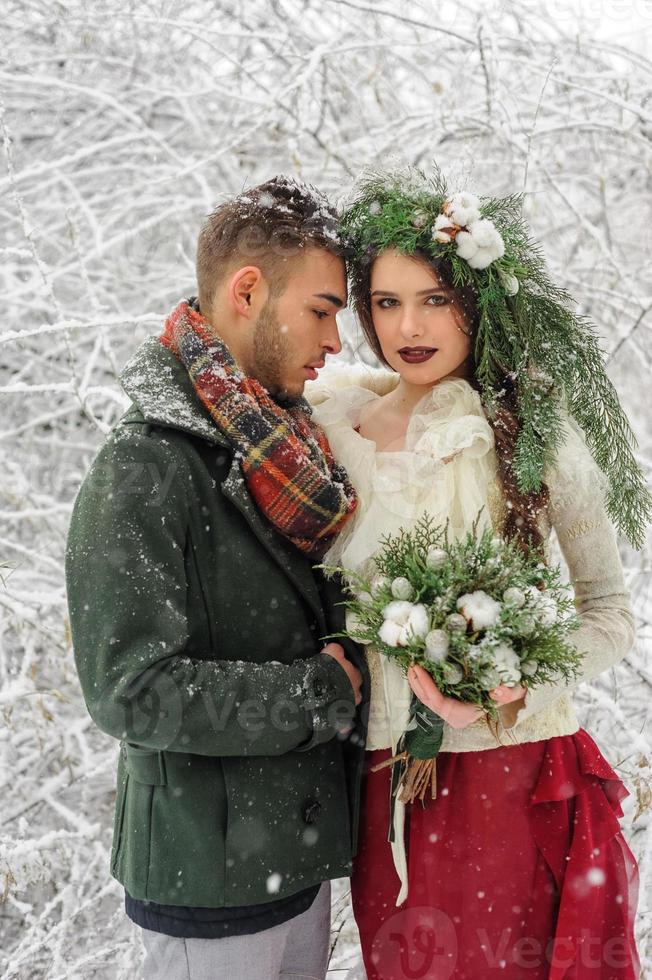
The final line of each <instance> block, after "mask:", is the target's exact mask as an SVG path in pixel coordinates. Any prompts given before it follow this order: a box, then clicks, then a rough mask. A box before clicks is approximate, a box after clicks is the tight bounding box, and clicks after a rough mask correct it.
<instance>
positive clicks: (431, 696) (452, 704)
mask: <svg viewBox="0 0 652 980" xmlns="http://www.w3.org/2000/svg"><path fill="white" fill-rule="evenodd" d="M407 679H408V682H409V684H410V687H411V688H412V690H413V691H414V693H415V694H416V696H417V697H418V699H419V701H421V702H423V704H425V706H426V707H427V708H430V710H431V711H434V712H435V714H437V715H439V717H440V718H443V719H444V721H445V722H448V724H449V725H450V726H451V727H452V728H466V727H467V725H472V724H473V722H474V721H477V720H478V718H482V716H483V714H484V712H483V710H482V708H478V707H477V705H475V704H466V703H465V702H464V701H458V700H457V698H447V697H444V695H443V694H442V693H441V691H440V690H439V688H438V687H437V685H436V684H435V682H434V681H433V679H432V677H431V676H430V674H429V673H428V671H427V670H424V669H423V667H419V666H418V665H415V666H413V667H410V668H409V669H408V672H407Z"/></svg>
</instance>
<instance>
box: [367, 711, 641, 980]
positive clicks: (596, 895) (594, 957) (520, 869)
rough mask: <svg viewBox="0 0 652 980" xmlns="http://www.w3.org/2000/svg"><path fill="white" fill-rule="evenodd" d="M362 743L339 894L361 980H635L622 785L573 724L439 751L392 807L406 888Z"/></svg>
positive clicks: (380, 780)
mask: <svg viewBox="0 0 652 980" xmlns="http://www.w3.org/2000/svg"><path fill="white" fill-rule="evenodd" d="M389 755H390V752H389V749H383V750H379V751H374V752H367V753H366V774H365V780H364V784H363V795H362V801H361V807H362V810H361V815H360V840H359V849H358V854H357V856H356V859H355V862H354V867H353V876H352V879H351V893H352V901H353V912H354V915H355V919H356V922H357V925H358V929H359V932H360V942H361V946H362V954H363V958H364V963H365V968H366V971H367V977H368V980H408V978H409V980H416V978H418V980H449V978H452V980H489V978H491V977H496V978H500V980H638V977H639V969H640V964H639V959H638V955H637V952H636V944H635V940H634V916H635V912H636V905H637V901H638V868H637V865H636V861H635V859H634V856H633V854H632V852H631V850H630V849H629V847H628V845H627V843H626V841H625V839H624V838H623V836H622V833H621V830H620V824H619V821H618V818H619V817H621V816H622V808H621V806H620V802H621V800H623V799H624V798H625V797H626V796H628V795H629V793H628V791H627V790H626V789H625V786H624V785H623V783H622V782H621V780H620V779H619V778H618V776H617V775H616V773H615V772H614V771H613V770H612V769H611V767H610V766H609V764H608V763H607V761H606V760H605V758H604V757H603V756H602V754H601V752H600V750H599V749H598V746H597V745H596V743H595V742H594V741H593V739H592V738H591V736H590V735H589V734H588V733H587V732H585V731H584V730H583V729H580V730H579V731H578V732H576V733H575V734H573V735H564V736H559V737H557V738H551V739H548V740H544V741H539V742H525V743H522V744H519V745H512V746H505V747H500V748H495V749H488V750H486V751H482V752H443V753H442V754H441V755H440V756H439V757H438V759H437V798H436V799H434V800H427V802H426V804H425V805H422V804H421V803H416V804H413V805H411V806H408V808H407V812H406V846H407V857H408V881H409V891H408V897H407V899H406V901H405V902H404V903H403V904H402V905H401V906H399V907H397V906H396V898H397V896H398V892H399V887H400V884H399V879H398V875H397V874H396V870H395V868H394V862H393V859H392V854H391V848H390V845H389V843H388V842H387V830H388V823H389V801H390V795H389V794H390V767H389V766H388V767H386V768H384V769H381V770H379V771H378V772H376V773H372V772H369V768H370V767H371V766H373V765H375V764H376V763H378V762H382V761H383V760H384V759H386V758H388V757H389Z"/></svg>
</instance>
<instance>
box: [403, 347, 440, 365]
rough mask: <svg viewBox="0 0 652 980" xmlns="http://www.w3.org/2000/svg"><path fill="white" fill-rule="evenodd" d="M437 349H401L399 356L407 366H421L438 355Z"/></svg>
mask: <svg viewBox="0 0 652 980" xmlns="http://www.w3.org/2000/svg"><path fill="white" fill-rule="evenodd" d="M438 349H439V348H437V347H401V349H400V351H399V354H400V355H401V358H402V360H404V361H405V362H406V364H421V363H422V362H423V361H429V360H430V358H431V357H432V356H433V354H436V353H437V351H438Z"/></svg>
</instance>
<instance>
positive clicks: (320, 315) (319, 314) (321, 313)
mask: <svg viewBox="0 0 652 980" xmlns="http://www.w3.org/2000/svg"><path fill="white" fill-rule="evenodd" d="M312 312H313V313H315V314H316V315H317V319H319V320H323V319H324V317H325V316H328V315H329V314H328V313H325V312H324V311H323V310H313V311H312Z"/></svg>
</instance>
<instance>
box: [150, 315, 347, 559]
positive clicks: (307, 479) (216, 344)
mask: <svg viewBox="0 0 652 980" xmlns="http://www.w3.org/2000/svg"><path fill="white" fill-rule="evenodd" d="M192 302H193V300H192V299H191V300H189V301H188V302H186V301H183V302H181V303H179V304H178V306H176V307H175V309H174V310H173V311H172V313H171V314H170V316H169V317H168V318H167V320H166V321H165V329H164V331H163V333H162V334H161V336H160V340H161V343H162V344H164V345H165V346H166V347H167V348H168V349H169V350H170V351H172V353H173V354H174V355H175V356H176V357H177V358H178V359H179V360H180V361H181V363H182V364H183V365H184V366H185V367H186V369H187V371H188V374H189V376H190V379H191V381H192V383H193V385H194V387H195V391H196V392H197V395H198V397H199V398H200V400H201V402H202V404H203V405H204V406H205V407H206V408H207V409H208V411H209V413H210V415H211V417H212V419H213V420H214V422H215V423H216V425H217V426H218V427H219V429H220V430H221V431H222V432H223V433H224V435H225V436H226V437H227V439H228V440H229V442H230V443H231V445H232V446H233V448H234V450H235V451H236V453H237V454H238V456H239V458H240V465H241V467H242V472H243V475H244V478H245V480H246V482H247V488H248V490H249V493H250V494H251V496H252V498H253V500H254V501H255V503H256V504H257V506H258V507H259V509H260V510H261V511H262V512H263V514H264V515H265V517H266V518H267V519H268V520H269V521H270V522H271V523H272V524H273V525H274V527H275V528H276V529H277V531H280V533H281V534H283V535H285V537H287V538H288V539H289V540H290V541H291V542H292V543H293V544H294V545H296V546H297V548H299V549H300V550H301V551H304V552H306V553H307V554H309V555H313V556H316V557H321V555H323V554H324V552H325V551H326V550H327V548H328V547H329V546H330V544H331V543H332V541H333V539H334V538H335V537H336V536H337V535H338V534H339V532H340V531H341V530H342V528H343V527H344V525H345V523H346V521H347V520H348V519H349V518H350V517H351V516H352V514H353V512H354V510H355V508H356V505H357V497H356V494H355V490H354V488H353V487H352V485H351V483H350V482H349V479H348V477H347V474H346V471H345V470H344V469H343V467H341V466H339V464H338V463H336V462H335V460H334V459H333V454H332V453H331V449H330V446H329V444H328V439H327V438H326V435H325V433H324V432H323V430H322V429H321V428H320V426H318V425H317V424H316V423H315V422H313V421H312V419H311V418H310V416H311V413H312V409H311V407H310V405H309V404H308V402H307V401H306V400H305V398H299V399H297V400H296V401H293V402H291V403H290V402H288V403H285V404H283V405H280V404H278V403H277V402H276V401H274V400H273V398H272V397H271V395H270V394H269V392H268V391H267V390H266V389H265V388H263V386H262V385H261V384H259V382H258V381H256V379H255V378H253V377H248V376H247V375H245V374H243V373H242V371H241V370H240V368H239V367H238V365H237V363H236V361H235V359H234V358H233V356H232V355H231V353H230V351H229V349H228V347H227V346H226V344H225V343H224V341H223V340H221V339H220V338H219V337H218V336H216V335H215V333H214V332H213V330H212V328H211V325H210V324H209V323H208V321H207V320H206V319H205V317H203V316H202V314H201V313H199V312H198V311H197V310H196V309H194V308H193V306H192V305H191V303H192Z"/></svg>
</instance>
